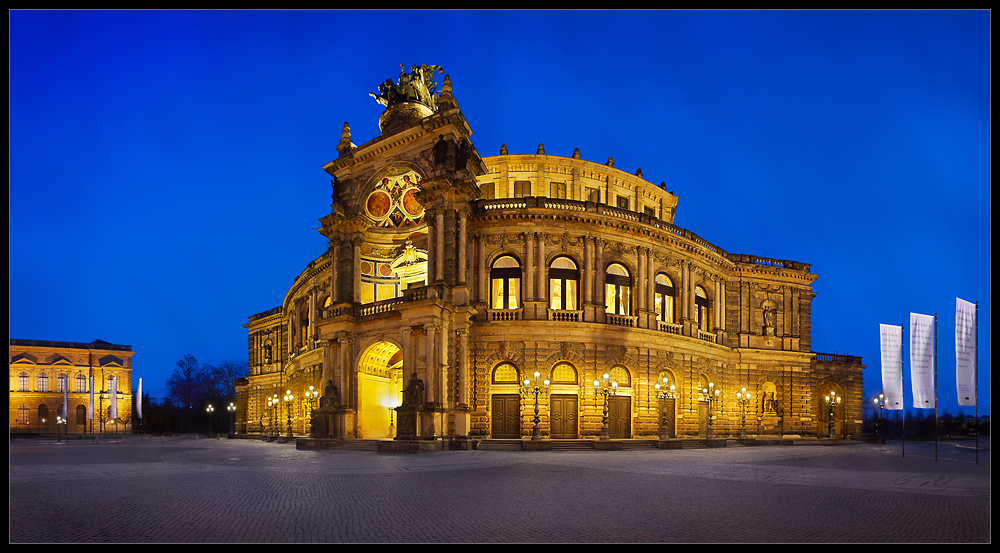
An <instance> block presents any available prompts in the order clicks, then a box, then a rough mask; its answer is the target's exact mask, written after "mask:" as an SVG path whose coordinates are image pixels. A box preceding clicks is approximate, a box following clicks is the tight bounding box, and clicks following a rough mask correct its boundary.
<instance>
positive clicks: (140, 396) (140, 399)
mask: <svg viewBox="0 0 1000 553" xmlns="http://www.w3.org/2000/svg"><path fill="white" fill-rule="evenodd" d="M138 413H139V418H140V419H141V418H142V377H141V376H140V377H139V406H138Z"/></svg>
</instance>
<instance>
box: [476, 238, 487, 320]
mask: <svg viewBox="0 0 1000 553" xmlns="http://www.w3.org/2000/svg"><path fill="white" fill-rule="evenodd" d="M476 242H477V243H476V249H477V255H476V273H478V275H479V286H478V289H479V298H478V299H479V301H480V302H483V303H486V304H489V281H490V268H489V267H487V266H486V237H485V236H483V234H482V233H480V234H477V235H476Z"/></svg>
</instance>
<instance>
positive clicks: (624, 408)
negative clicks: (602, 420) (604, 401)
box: [608, 396, 632, 440]
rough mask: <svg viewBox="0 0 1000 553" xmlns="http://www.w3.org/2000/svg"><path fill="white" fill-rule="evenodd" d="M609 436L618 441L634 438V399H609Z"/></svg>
mask: <svg viewBox="0 0 1000 553" xmlns="http://www.w3.org/2000/svg"><path fill="white" fill-rule="evenodd" d="M608 436H609V437H611V439H617V440H621V439H628V438H631V437H632V398H630V397H623V396H612V397H609V398H608Z"/></svg>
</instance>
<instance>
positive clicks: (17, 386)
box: [9, 339, 133, 435]
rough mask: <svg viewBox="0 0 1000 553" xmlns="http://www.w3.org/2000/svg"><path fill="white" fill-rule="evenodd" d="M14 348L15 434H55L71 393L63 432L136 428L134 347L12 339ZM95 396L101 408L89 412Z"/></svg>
mask: <svg viewBox="0 0 1000 553" xmlns="http://www.w3.org/2000/svg"><path fill="white" fill-rule="evenodd" d="M9 353H10V432H11V434H25V433H28V434H48V433H51V434H55V433H56V420H57V417H61V416H63V403H64V399H66V398H67V397H68V399H69V403H68V409H67V410H66V420H67V424H66V426H64V427H62V428H59V432H60V433H67V435H73V434H77V435H79V434H91V433H93V432H94V431H95V429H96V430H97V432H98V433H101V432H104V431H107V432H113V431H116V430H117V431H118V432H123V431H125V430H129V431H131V428H132V426H131V423H132V353H133V352H132V346H122V345H117V344H109V343H108V342H105V341H103V340H95V341H93V342H91V343H89V344H83V343H78V342H51V341H45V340H14V339H11V341H10V351H9ZM113 389H117V394H115V395H112V394H111V390H113ZM91 390H93V396H92V395H91ZM64 391H67V392H68V394H67V393H65V392H64ZM92 397H93V402H94V403H93V404H94V406H95V409H94V411H93V413H92V414H88V413H89V410H88V408H89V406H90V404H91V398H92ZM113 399H114V401H113ZM112 403H114V404H115V406H116V408H117V412H116V413H115V415H116V417H114V418H113V417H112V409H111V406H112ZM115 420H117V422H118V425H117V428H116V426H115ZM109 423H110V426H109Z"/></svg>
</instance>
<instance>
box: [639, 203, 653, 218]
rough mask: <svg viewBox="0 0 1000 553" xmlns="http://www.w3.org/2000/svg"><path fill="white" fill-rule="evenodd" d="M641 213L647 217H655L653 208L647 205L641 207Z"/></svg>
mask: <svg viewBox="0 0 1000 553" xmlns="http://www.w3.org/2000/svg"><path fill="white" fill-rule="evenodd" d="M642 211H643V213H645V214H646V215H649V216H650V217H656V208H655V207H650V206H648V205H647V206H643V208H642Z"/></svg>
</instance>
